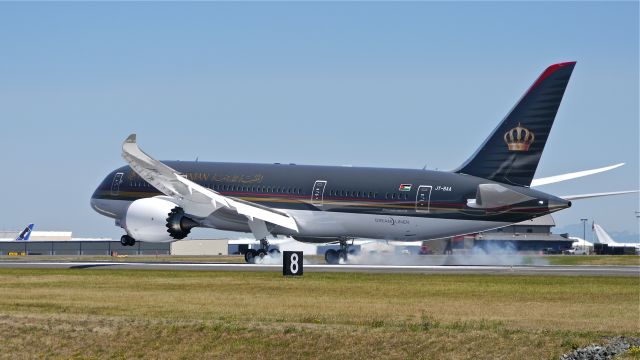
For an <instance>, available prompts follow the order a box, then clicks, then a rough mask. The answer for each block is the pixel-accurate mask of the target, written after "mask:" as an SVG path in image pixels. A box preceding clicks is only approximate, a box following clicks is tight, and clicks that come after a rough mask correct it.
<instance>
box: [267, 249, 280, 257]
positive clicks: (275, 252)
mask: <svg viewBox="0 0 640 360" xmlns="http://www.w3.org/2000/svg"><path fill="white" fill-rule="evenodd" d="M269 255H271V256H274V255H280V249H270V250H269Z"/></svg>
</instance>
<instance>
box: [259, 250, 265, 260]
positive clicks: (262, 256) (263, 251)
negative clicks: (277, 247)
mask: <svg viewBox="0 0 640 360" xmlns="http://www.w3.org/2000/svg"><path fill="white" fill-rule="evenodd" d="M265 256H267V250H265V249H260V250H258V257H259V258H260V259H262V258H264V257H265Z"/></svg>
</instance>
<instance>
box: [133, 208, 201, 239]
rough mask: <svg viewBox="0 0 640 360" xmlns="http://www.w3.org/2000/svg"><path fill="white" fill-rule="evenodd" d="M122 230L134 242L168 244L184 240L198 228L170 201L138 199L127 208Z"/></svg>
mask: <svg viewBox="0 0 640 360" xmlns="http://www.w3.org/2000/svg"><path fill="white" fill-rule="evenodd" d="M124 225H125V226H124V228H125V230H126V231H127V233H128V234H129V236H131V237H133V238H134V239H136V240H142V241H149V242H169V241H173V240H180V239H184V238H185V237H187V235H189V232H190V231H191V229H192V228H194V227H196V226H198V223H197V222H195V221H194V220H193V219H190V218H189V217H187V216H185V213H184V210H183V209H182V208H181V207H179V206H177V205H176V204H174V203H173V202H171V201H168V200H164V199H160V198H156V197H152V198H146V199H139V200H136V201H134V202H132V203H131V205H129V207H128V208H127V213H126V214H125V219H124Z"/></svg>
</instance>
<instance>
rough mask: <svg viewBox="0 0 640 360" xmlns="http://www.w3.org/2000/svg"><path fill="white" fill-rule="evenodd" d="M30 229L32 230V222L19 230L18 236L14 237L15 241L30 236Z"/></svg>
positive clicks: (27, 238) (26, 238)
mask: <svg viewBox="0 0 640 360" xmlns="http://www.w3.org/2000/svg"><path fill="white" fill-rule="evenodd" d="M31 231H33V224H29V225H27V227H26V228H24V230H22V231H21V232H20V234H18V237H17V238H16V241H20V240H24V241H26V240H29V238H30V237H31Z"/></svg>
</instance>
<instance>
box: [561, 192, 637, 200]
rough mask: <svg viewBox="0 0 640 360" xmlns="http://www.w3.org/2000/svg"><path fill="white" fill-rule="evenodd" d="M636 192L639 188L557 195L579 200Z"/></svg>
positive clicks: (566, 198)
mask: <svg viewBox="0 0 640 360" xmlns="http://www.w3.org/2000/svg"><path fill="white" fill-rule="evenodd" d="M638 192H640V190H627V191H612V192H604V193H593V194H579V195H565V196H559V198H562V199H565V200H581V199H589V198H594V197H601V196H613V195H624V194H633V193H638Z"/></svg>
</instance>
